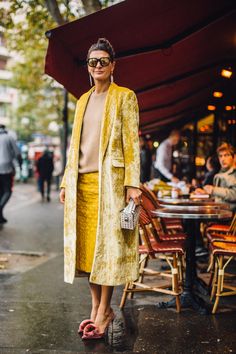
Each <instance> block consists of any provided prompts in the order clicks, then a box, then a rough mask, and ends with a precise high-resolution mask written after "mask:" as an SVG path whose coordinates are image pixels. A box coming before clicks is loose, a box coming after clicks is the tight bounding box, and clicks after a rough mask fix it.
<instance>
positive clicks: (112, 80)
mask: <svg viewBox="0 0 236 354" xmlns="http://www.w3.org/2000/svg"><path fill="white" fill-rule="evenodd" d="M111 82H114V77H113V73H111Z"/></svg>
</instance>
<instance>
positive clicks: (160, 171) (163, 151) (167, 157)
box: [154, 130, 180, 183]
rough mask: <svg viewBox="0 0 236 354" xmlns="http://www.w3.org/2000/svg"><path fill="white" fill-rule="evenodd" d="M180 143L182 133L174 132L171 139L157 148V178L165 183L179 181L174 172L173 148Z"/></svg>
mask: <svg viewBox="0 0 236 354" xmlns="http://www.w3.org/2000/svg"><path fill="white" fill-rule="evenodd" d="M179 141H180V132H179V131H178V130H172V132H171V133H170V135H169V137H168V138H167V139H165V140H164V141H163V142H162V143H161V144H160V145H159V147H158V148H157V151H156V160H155V162H154V167H155V177H156V178H160V179H161V180H162V181H164V182H168V181H171V182H175V183H177V182H178V181H179V179H178V178H177V177H175V176H174V174H173V172H172V166H173V157H172V153H173V146H174V145H177V144H178V143H179Z"/></svg>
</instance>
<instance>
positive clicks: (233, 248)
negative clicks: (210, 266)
mask: <svg viewBox="0 0 236 354" xmlns="http://www.w3.org/2000/svg"><path fill="white" fill-rule="evenodd" d="M229 237H231V238H233V237H234V236H232V235H229ZM234 239H235V241H234V243H233V242H231V243H230V242H212V243H211V244H210V251H211V254H212V256H213V258H214V261H215V268H214V277H213V283H212V291H211V300H212V299H213V297H214V296H215V302H214V306H213V309H212V313H213V314H215V313H216V311H217V307H218V304H219V300H220V297H222V296H231V295H236V286H232V285H230V284H225V282H224V280H225V269H226V267H227V266H228V265H229V263H230V262H231V261H232V259H233V258H235V257H236V237H234Z"/></svg>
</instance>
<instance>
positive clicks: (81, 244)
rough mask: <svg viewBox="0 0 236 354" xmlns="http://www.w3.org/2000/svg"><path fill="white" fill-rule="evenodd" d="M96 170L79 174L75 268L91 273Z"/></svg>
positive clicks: (96, 214)
mask: <svg viewBox="0 0 236 354" xmlns="http://www.w3.org/2000/svg"><path fill="white" fill-rule="evenodd" d="M97 217H98V172H92V173H83V174H79V177H78V187H77V253H76V256H77V257H76V269H77V271H82V272H86V273H91V270H92V264H93V257H94V249H95V242H96V232H97Z"/></svg>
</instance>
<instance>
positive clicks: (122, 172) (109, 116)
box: [61, 83, 140, 286]
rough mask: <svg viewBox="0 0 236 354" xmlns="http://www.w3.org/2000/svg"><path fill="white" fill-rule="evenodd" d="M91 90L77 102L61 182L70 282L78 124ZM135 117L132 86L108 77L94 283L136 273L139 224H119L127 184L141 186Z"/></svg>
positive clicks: (73, 261) (122, 279)
mask: <svg viewBox="0 0 236 354" xmlns="http://www.w3.org/2000/svg"><path fill="white" fill-rule="evenodd" d="M93 90H94V88H92V89H91V90H90V91H89V92H87V93H86V94H84V95H83V96H82V97H81V98H80V99H79V101H78V102H77V107H76V113H75V120H74V126H73V131H72V137H71V144H70V150H69V156H68V163H67V167H66V170H65V173H64V177H63V180H62V183H61V187H64V188H65V209H64V279H65V282H68V283H73V280H74V276H75V269H76V250H77V240H78V239H79V234H78V229H77V222H76V220H77V219H76V218H77V179H78V159H79V144H80V135H81V127H82V122H83V115H84V112H85V109H86V105H87V102H88V99H89V96H90V94H91V92H92V91H93ZM138 123H139V113H138V104H137V99H136V96H135V94H134V92H133V91H131V90H129V89H127V88H124V87H120V86H117V85H116V84H114V83H112V84H111V85H110V87H109V90H108V94H107V97H106V102H105V109H104V115H103V119H102V128H101V138H100V145H99V147H98V148H99V181H98V222H97V234H96V244H95V251H94V258H93V265H92V270H91V274H90V281H91V282H93V283H96V284H101V285H110V286H114V285H119V284H123V283H126V282H129V281H132V280H135V279H137V278H138V229H137V228H136V230H134V231H127V230H122V229H121V227H120V210H121V209H123V208H124V207H125V191H126V186H131V187H136V188H139V183H140V182H139V176H140V157H139V139H138ZM77 262H79V260H78V259H77Z"/></svg>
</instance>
